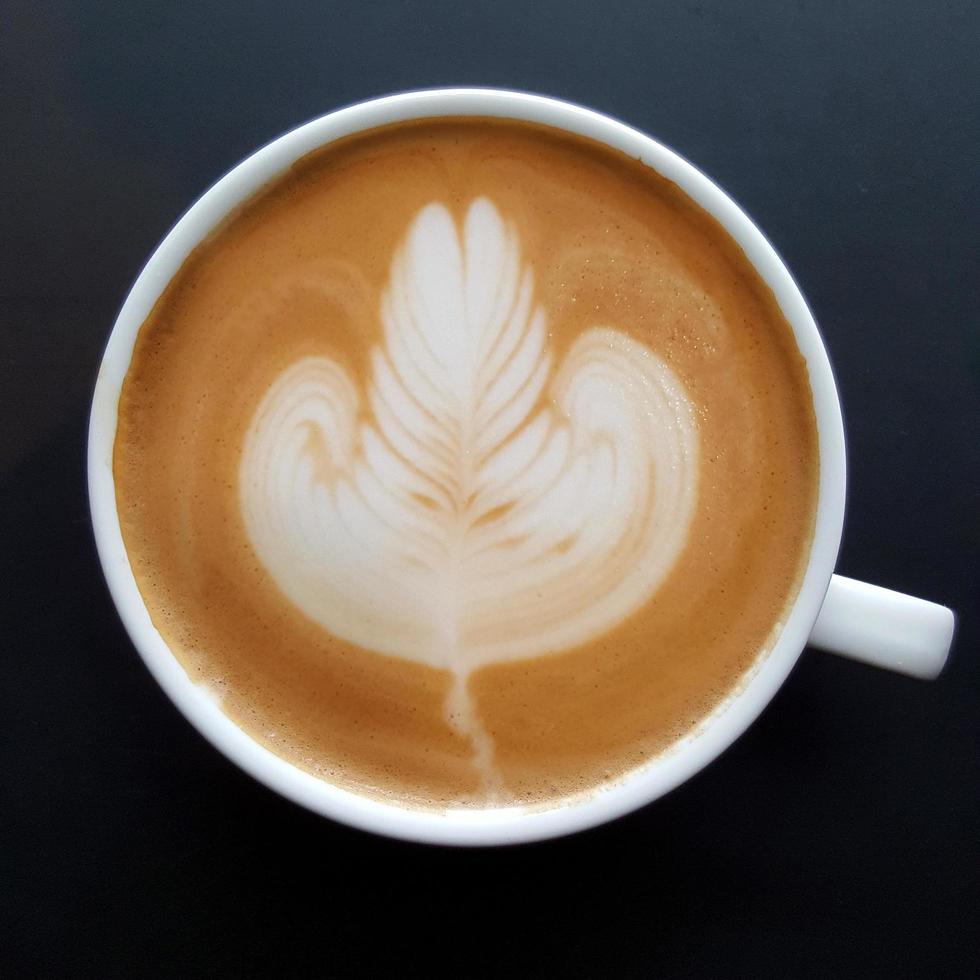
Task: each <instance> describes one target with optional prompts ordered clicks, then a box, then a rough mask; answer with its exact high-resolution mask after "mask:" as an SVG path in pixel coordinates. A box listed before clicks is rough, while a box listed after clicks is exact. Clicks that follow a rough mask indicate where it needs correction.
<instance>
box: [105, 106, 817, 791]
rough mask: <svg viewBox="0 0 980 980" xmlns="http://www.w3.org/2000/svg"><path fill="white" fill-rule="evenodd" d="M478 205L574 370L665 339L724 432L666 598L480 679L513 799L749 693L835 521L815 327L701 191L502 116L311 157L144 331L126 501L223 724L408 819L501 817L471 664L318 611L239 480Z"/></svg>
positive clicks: (710, 449)
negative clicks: (249, 443) (819, 422)
mask: <svg viewBox="0 0 980 980" xmlns="http://www.w3.org/2000/svg"><path fill="white" fill-rule="evenodd" d="M478 197H487V198H489V199H490V200H492V201H493V202H494V204H495V205H496V207H497V208H498V209H499V211H500V213H501V214H502V215H504V216H505V218H506V220H507V221H508V222H509V223H510V225H511V226H512V227H513V228H514V229H516V231H517V233H518V235H519V237H520V242H521V250H522V261H523V262H525V263H527V264H528V265H529V266H530V268H531V269H533V273H534V296H535V303H537V304H540V305H541V307H542V308H543V309H544V311H545V312H546V315H547V330H548V341H549V344H550V345H551V349H552V350H553V351H554V353H555V355H556V358H557V359H558V360H560V359H561V358H562V356H563V354H564V352H565V351H566V350H568V348H569V346H570V345H571V344H572V343H573V342H574V341H575V339H576V338H577V337H579V336H580V335H581V334H582V332H583V331H585V330H587V329H588V328H590V327H595V326H603V327H609V328H614V329H616V330H618V331H621V332H623V333H625V334H627V335H628V336H630V337H632V338H634V339H635V340H638V341H640V342H641V343H643V344H644V345H646V346H647V347H648V348H650V350H652V351H653V352H655V353H656V354H657V355H659V357H660V358H662V359H663V361H664V362H665V363H666V364H667V365H668V366H669V367H670V369H671V370H672V371H673V372H674V373H675V374H676V376H677V378H679V380H680V381H681V382H682V383H683V386H684V388H685V389H686V391H687V395H688V398H689V399H690V402H691V403H692V405H693V406H694V410H695V415H696V419H697V432H698V439H699V444H700V454H699V467H700V472H699V486H698V494H697V504H696V509H695V512H694V517H693V519H692V521H691V525H690V528H689V532H688V536H687V541H686V544H685V545H684V547H683V548H682V550H681V552H680V554H679V557H678V558H677V560H676V562H675V564H674V565H673V568H672V569H671V571H670V573H669V575H668V576H667V578H666V580H665V581H664V582H663V584H662V585H661V586H660V587H659V588H658V589H657V590H656V591H655V592H654V594H653V595H652V597H651V598H649V600H647V601H646V603H645V604H643V605H642V606H641V607H640V608H639V609H638V611H636V612H634V613H633V614H631V615H630V616H628V617H627V618H626V619H625V620H623V621H622V622H620V623H619V625H618V626H615V627H614V628H612V629H611V630H609V631H608V632H606V633H605V634H604V635H602V636H601V637H600V638H599V639H597V640H596V639H593V640H591V641H589V642H586V643H583V644H581V645H579V646H577V647H574V648H572V649H569V650H564V651H560V652H556V653H554V654H551V655H548V656H543V657H537V658H534V659H528V660H521V661H516V662H511V663H501V664H495V665H492V666H487V667H483V668H482V669H480V670H478V671H476V672H475V673H474V674H473V675H472V676H471V677H470V679H469V691H470V696H471V699H472V701H473V704H474V706H475V708H476V711H477V712H478V714H479V718H480V722H481V724H482V726H483V729H484V730H485V731H486V733H487V735H488V736H489V737H490V739H491V741H492V745H493V760H494V765H495V767H496V770H497V772H498V773H499V774H500V778H501V780H502V782H503V785H504V787H505V791H506V794H507V799H508V800H510V801H512V802H515V803H531V804H536V805H539V804H552V803H558V802H560V801H561V800H563V799H566V798H568V797H569V796H572V795H574V794H577V793H580V792H587V791H590V790H592V789H595V788H597V787H598V786H600V785H601V784H603V783H604V782H607V781H609V780H613V779H616V778H618V777H620V776H622V775H623V774H625V773H626V772H628V771H630V770H631V769H633V768H635V767H636V766H638V765H640V764H642V763H643V762H644V761H646V760H648V759H650V758H651V757H652V756H654V755H655V754H657V753H658V752H661V751H662V750H664V749H665V748H667V747H668V746H669V745H670V744H671V743H673V742H674V741H676V740H677V739H678V738H679V737H681V736H683V735H684V734H685V733H687V732H689V731H690V730H691V729H692V728H693V727H695V726H696V725H697V724H698V722H699V721H700V720H702V719H703V718H704V717H705V716H706V715H707V714H708V713H710V712H711V711H712V709H713V708H715V707H716V706H717V705H718V703H719V702H720V701H721V700H723V699H724V698H725V697H726V695H728V694H730V693H731V692H732V691H733V689H735V688H736V687H737V685H738V684H739V682H740V679H741V678H743V676H744V675H745V674H746V671H748V670H749V669H750V668H751V667H752V665H753V663H754V662H755V661H756V660H757V658H758V657H759V655H760V653H762V652H763V651H765V650H766V649H767V648H768V646H769V645H771V643H772V641H773V638H774V636H775V635H777V634H778V628H779V624H780V622H781V620H782V618H783V616H784V613H785V611H786V609H787V608H788V606H789V604H791V603H792V601H793V600H794V598H795V596H796V592H797V589H798V587H799V582H800V579H801V575H802V571H803V567H804V565H805V561H806V557H807V555H808V553H809V547H810V540H811V535H812V529H813V521H814V512H815V506H816V492H817V491H816V488H817V474H818V459H817V439H816V425H815V419H814V414H813V408H812V404H811V399H810V392H809V385H808V380H807V373H806V367H805V364H804V362H803V359H802V357H801V355H800V354H799V352H798V350H797V348H796V345H795V342H794V338H793V335H792V331H791V329H790V327H789V326H788V324H787V323H786V322H785V320H784V318H783V316H782V315H781V313H780V311H779V309H778V306H777V304H776V302H775V300H774V298H773V296H772V294H771V292H770V290H769V289H768V288H767V287H766V286H765V284H764V283H763V282H762V280H761V279H760V277H759V276H758V274H757V273H756V272H755V270H754V269H753V267H752V266H751V264H750V263H749V262H748V260H747V259H746V258H745V256H744V255H743V254H742V252H741V251H740V249H739V248H738V246H737V245H736V244H735V243H734V242H733V241H732V240H731V238H730V237H729V236H728V235H727V233H726V232H725V231H724V230H723V229H722V228H721V227H720V225H719V224H718V223H717V222H716V221H715V220H714V219H713V218H711V217H710V216H709V215H707V214H706V213H705V212H704V211H702V210H701V209H700V208H698V207H697V206H696V205H695V204H694V203H693V202H692V201H691V200H690V199H689V198H687V197H686V196H685V195H684V194H683V193H682V192H681V191H680V190H679V189H678V188H677V187H676V186H674V185H673V184H671V183H670V182H668V181H666V180H665V179H663V178H661V177H660V176H658V175H657V174H655V173H654V172H652V171H651V170H649V169H648V168H646V167H644V166H642V165H641V164H639V163H637V162H636V161H634V160H631V159H628V158H627V157H625V156H623V155H622V154H619V153H617V152H615V151H612V150H610V149H609V148H607V147H603V146H601V145H599V144H596V143H593V142H590V141H587V140H584V139H580V138H578V137H573V136H570V135H568V134H564V133H561V132H558V131H555V130H551V129H547V128H544V127H539V126H533V125H529V124H524V123H514V122H505V121H497V120H488V119H468V118H467V119H447V120H436V121H421V122H416V123H410V124H400V125H397V126H391V127H385V128H382V129H379V130H374V131H372V132H368V133H364V134H361V135H358V136H355V137H351V138H348V139H345V140H342V141H340V142H338V143H335V144H332V145H330V146H327V147H325V148H322V149H320V150H317V151H316V152H314V153H312V154H310V155H309V156H307V157H305V158H303V159H302V160H300V161H299V162H298V163H297V164H295V165H294V166H293V167H291V168H290V170H289V171H288V172H287V173H285V174H283V175H282V176H281V178H279V179H278V180H276V181H275V182H273V183H272V184H271V185H269V186H268V187H267V188H266V189H265V190H263V191H262V192H261V193H260V194H258V195H257V196H256V197H254V198H253V199H252V200H250V201H249V202H248V203H247V204H246V205H245V206H243V207H242V208H241V209H239V210H238V211H237V212H236V213H235V214H234V215H233V216H232V217H231V218H230V219H228V220H227V221H226V222H225V223H224V224H223V225H222V227H221V228H220V229H218V230H217V231H216V232H215V233H214V234H213V235H211V237H210V238H209V239H208V240H207V241H205V242H204V243H203V244H202V245H200V246H199V247H198V248H197V249H196V250H195V251H194V252H193V253H192V255H191V256H190V257H189V258H188V260H187V261H186V262H185V263H184V265H183V266H182V268H181V269H180V271H179V272H178V273H177V275H176V276H175V277H174V279H173V281H172V282H171V283H170V285H169V286H168V287H167V289H166V290H165V291H164V293H163V295H162V296H161V297H160V299H159V301H158V302H157V304H156V306H155V307H154V309H153V311H152V313H151V315H150V316H149V318H148V319H147V321H146V322H145V323H144V325H143V326H142V328H141V330H140V333H139V337H138V339H137V343H136V347H135V351H134V354H133V359H132V363H131V365H130V368H129V372H128V374H127V376H126V380H125V384H124V387H123V391H122V395H121V398H120V402H119V423H118V430H117V435H116V442H115V452H114V474H115V483H116V496H117V506H118V510H119V516H120V522H121V526H122V532H123V538H124V540H125V544H126V548H127V551H128V553H129V558H130V562H131V564H132V568H133V572H134V574H135V577H136V581H137V584H138V586H139V588H140V591H141V593H142V595H143V598H144V600H145V602H146V605H147V607H148V609H149V612H150V616H151V618H152V620H153V622H154V624H155V626H156V627H157V629H158V630H159V631H160V633H161V635H162V636H163V638H164V640H165V641H166V642H167V644H168V645H169V646H170V648H171V649H172V650H173V652H174V654H175V655H176V656H177V657H178V659H179V660H180V662H181V663H182V664H183V666H184V668H185V669H186V670H187V672H188V674H189V675H190V676H191V677H192V678H194V679H195V680H198V681H200V682H201V683H202V684H205V685H208V686H209V687H210V688H212V689H213V690H214V691H216V692H218V693H219V694H220V696H221V698H222V706H223V709H224V711H225V712H226V713H227V714H228V715H229V716H230V717H231V718H232V719H233V720H234V721H235V722H236V723H238V724H239V725H240V726H241V727H242V728H243V729H245V731H247V732H248V733H249V734H250V735H251V736H252V737H253V738H255V739H256V740H257V741H259V742H260V743H262V744H263V745H265V746H266V747H268V748H270V749H271V750H272V751H274V752H276V753H277V754H279V755H281V756H282V757H284V758H286V759H288V760H289V761H291V762H293V763H295V764H296V765H298V766H300V767H302V768H304V769H306V770H308V771H310V772H312V773H314V774H316V775H317V776H320V777H322V778H324V779H326V780H328V781H330V782H332V783H335V784H337V785H339V786H342V787H345V788H349V789H352V790H354V791H356V792H359V793H363V794H368V795H371V796H375V797H379V798H383V799H388V800H393V801H396V802H398V803H400V804H403V805H410V806H423V807H424V806H432V807H443V806H446V805H452V804H460V805H480V804H481V803H483V802H484V795H483V791H482V789H481V782H480V779H479V776H478V773H477V772H476V770H475V768H474V765H473V762H472V758H471V756H472V748H471V745H470V744H469V742H468V741H467V740H466V739H465V738H463V737H462V736H461V735H460V734H458V733H457V732H456V731H454V730H453V728H451V727H450V725H449V724H447V721H446V717H445V710H444V702H445V700H446V694H447V691H448V689H449V686H450V683H451V677H450V675H449V673H448V672H446V671H442V670H439V669H436V668H433V667H428V666H424V665H421V664H417V663H414V662H411V661H407V660H402V659H398V658H394V657H387V656H382V655H379V654H377V653H374V652H372V651H369V650H365V649H362V648H359V647H357V646H354V645H353V644H351V643H347V642H344V641H342V640H340V639H338V638H337V637H335V636H332V635H330V633H329V632H327V631H326V630H325V629H324V628H323V627H321V626H320V625H317V624H316V623H314V622H312V621H311V620H309V619H307V618H306V616H304V615H303V613H302V612H300V610H299V609H298V608H297V607H295V606H294V605H293V604H292V603H291V602H290V601H289V600H288V599H287V598H286V597H285V595H284V594H283V593H282V592H281V591H280V589H279V588H278V587H277V585H276V583H275V582H274V581H273V580H272V578H271V577H270V575H269V574H268V572H267V571H266V569H265V568H264V567H263V565H262V563H261V562H260V560H259V559H258V557H257V555H256V553H255V551H254V549H253V547H252V545H251V544H250V541H249V538H248V535H247V533H246V529H245V527H244V524H243V518H242V514H241V511H240V503H239V495H238V473H239V465H240V461H241V458H242V449H243V443H244V440H245V436H246V433H247V431H248V429H249V425H250V423H251V420H252V418H253V416H254V414H255V412H256V408H257V406H258V405H259V403H260V401H261V399H262V398H263V396H264V395H265V393H266V392H267V391H268V390H269V387H270V385H271V384H272V383H273V382H274V381H275V379H276V378H277V377H278V376H279V375H280V374H281V372H283V371H284V370H285V369H286V368H288V367H289V366H290V365H291V364H293V363H295V362H296V361H297V359H298V358H301V357H304V356H307V355H322V356H327V357H330V358H331V359H332V360H334V361H335V362H337V363H339V364H342V365H343V366H344V367H345V369H346V370H347V372H348V376H349V377H350V378H351V379H353V380H354V381H355V383H357V384H361V385H362V386H364V385H366V383H367V381H366V379H367V373H368V371H369V355H370V351H371V349H372V348H373V347H374V346H375V345H377V344H378V343H379V342H380V339H381V320H380V314H379V304H380V297H381V295H382V293H383V291H384V289H385V287H386V284H387V282H388V279H389V274H390V268H391V261H392V256H393V255H394V254H395V252H396V250H397V248H398V246H399V243H400V242H401V241H402V240H403V238H404V236H405V234H406V230H407V229H408V227H409V226H410V224H411V222H412V219H413V217H414V216H415V215H416V214H417V213H418V212H419V211H420V209H421V208H423V207H424V206H425V205H427V204H430V203H431V202H438V203H441V204H443V205H444V206H445V207H447V208H448V209H449V211H450V212H451V213H452V214H453V215H454V216H455V218H456V220H457V221H458V222H459V221H462V219H463V216H464V214H465V210H466V208H467V206H468V204H469V203H470V202H471V201H472V200H473V199H475V198H478ZM377 598H378V601H379V602H384V598H385V597H384V596H383V595H381V596H378V597H377ZM528 601H529V602H533V596H529V597H528Z"/></svg>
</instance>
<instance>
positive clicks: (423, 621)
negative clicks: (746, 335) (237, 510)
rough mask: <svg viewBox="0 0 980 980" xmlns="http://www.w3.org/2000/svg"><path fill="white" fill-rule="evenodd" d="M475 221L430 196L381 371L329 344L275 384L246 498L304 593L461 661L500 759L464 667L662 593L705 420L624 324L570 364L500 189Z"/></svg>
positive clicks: (276, 572)
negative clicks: (360, 378) (363, 369)
mask: <svg viewBox="0 0 980 980" xmlns="http://www.w3.org/2000/svg"><path fill="white" fill-rule="evenodd" d="M461 232H462V233H461V234H460V232H459V231H458V230H457V227H456V225H455V223H454V221H453V219H452V217H451V215H450V214H449V212H448V211H447V210H446V208H444V207H443V206H441V205H438V204H430V205H428V206H427V207H425V208H423V209H422V210H421V211H420V212H419V214H418V215H417V216H416V218H415V220H414V222H413V223H412V226H411V228H410V229H409V232H408V235H407V237H406V240H405V242H404V244H403V245H402V247H401V248H400V250H399V251H398V253H397V254H396V256H395V257H394V260H393V263H392V267H391V275H390V281H389V285H388V289H387V291H386V293H385V295H384V296H383V298H382V302H381V320H382V327H383V339H382V343H381V344H380V345H379V346H377V347H376V348H375V349H374V350H373V352H372V354H371V364H370V368H371V370H370V378H371V380H370V383H369V385H368V386H367V390H366V391H361V390H359V389H358V387H357V386H356V385H355V384H354V383H353V382H352V380H351V378H350V377H349V376H348V374H347V372H346V371H345V370H344V369H343V368H342V367H341V366H340V365H338V364H337V363H335V362H333V361H332V360H330V359H328V358H324V357H305V358H303V359H301V360H298V361H297V362H295V363H294V364H293V365H292V366H290V367H289V368H287V369H286V370H285V371H284V372H283V373H282V374H281V375H280V376H279V377H278V379H277V380H276V381H275V382H274V383H273V384H272V386H271V387H270V388H269V390H268V392H267V393H266V394H265V396H264V397H263V399H262V401H261V403H260V405H259V407H258V409H257V410H256V413H255V416H254V418H253V420H252V423H251V427H250V429H249V432H248V435H247V437H246V441H245V445H244V451H243V455H242V461H241V466H240V472H239V498H240V504H241V511H242V515H243V518H244V523H245V527H246V530H247V533H248V535H249V538H250V540H251V543H252V545H253V547H254V548H255V551H256V553H257V554H258V556H259V558H260V560H261V562H262V563H263V565H264V566H265V568H266V570H267V571H268V572H269V574H270V575H271V576H272V578H273V579H274V580H275V582H276V583H277V584H278V586H279V588H280V589H281V590H282V592H283V593H284V594H285V595H286V596H287V597H288V598H289V600H291V601H292V602H293V603H294V604H295V605H296V606H298V607H299V609H301V610H302V611H303V613H305V615H307V616H308V617H309V618H311V619H312V620H314V621H316V622H318V623H319V624H321V625H322V626H323V627H325V628H326V629H327V630H328V631H329V632H331V633H332V634H334V635H336V636H338V637H340V638H342V639H344V640H347V641H350V642H353V643H356V644H358V645H360V646H363V647H366V648H368V649H370V650H373V651H376V652H378V653H383V654H387V655H391V656H395V657H402V658H406V659H410V660H414V661H418V662H422V663H426V664H430V665H432V666H435V667H440V668H445V669H447V670H450V671H451V672H452V673H453V674H454V676H455V678H456V683H455V686H454V688H453V693H452V695H451V697H450V704H449V715H450V720H451V721H452V722H453V723H454V724H455V725H457V727H458V728H459V729H460V730H461V731H463V732H464V733H465V734H467V735H468V736H469V737H470V738H471V739H472V740H473V744H474V748H475V752H476V755H477V761H478V763H480V765H481V768H482V769H483V770H484V772H485V773H486V772H489V759H490V755H491V748H492V747H491V746H490V744H489V740H488V738H487V736H486V734H485V733H484V732H483V731H482V729H481V728H480V726H479V723H478V721H477V720H476V719H475V718H474V717H473V713H472V711H471V710H470V707H469V704H468V700H467V697H466V687H465V682H466V677H467V676H468V675H469V673H470V672H471V671H472V670H474V669H475V668H478V667H480V666H483V665H485V664H490V663H495V662H500V661H506V660H514V659H520V658H525V657H533V656H538V655H542V654H547V653H551V652H557V651H560V650H563V649H567V648H569V647H571V646H574V645H576V644H579V643H583V642H585V641H587V640H589V639H591V638H594V637H596V636H598V635H600V634H602V633H603V632H605V631H607V630H608V629H610V628H611V627H612V626H614V625H615V624H616V623H618V622H620V621H621V620H622V619H624V618H625V617H626V616H628V615H629V614H630V613H631V612H633V611H634V610H636V609H637V608H638V607H639V606H640V605H641V604H642V603H644V602H645V601H646V600H647V599H648V598H649V597H650V596H651V594H652V593H653V592H654V590H655V589H656V588H657V586H658V584H659V583H660V582H661V581H662V580H663V579H664V577H665V576H666V575H667V573H668V572H669V570H670V568H671V566H672V564H673V563H674V561H675V559H676V557H677V555H678V554H679V552H680V550H681V548H682V547H683V545H684V542H685V538H686V533H687V528H688V525H689V522H690V519H691V516H692V514H693V511H694V508H695V503H696V498H697V473H698V466H697V461H698V436H697V428H696V423H695V420H694V413H693V411H692V409H691V406H690V403H689V401H688V398H687V396H686V393H685V391H684V388H683V386H682V384H681V383H680V381H679V380H678V378H677V377H676V376H675V375H674V374H673V372H672V371H671V370H670V369H669V368H668V367H667V365H666V364H664V363H663V361H661V359H660V358H658V357H657V356H656V355H655V354H654V353H653V352H652V351H650V350H649V349H648V348H647V347H645V346H644V345H642V344H640V343H638V342H636V341H635V340H632V339H630V338H629V337H627V336H626V335H625V334H623V333H620V332H618V331H615V330H611V329H604V328H593V329H589V330H587V331H585V332H584V333H582V334H581V335H580V336H579V337H578V339H577V340H576V341H575V343H574V344H573V345H572V347H571V349H570V350H569V351H568V353H567V354H566V356H565V358H564V361H563V362H562V364H561V365H560V367H557V369H556V366H555V365H554V363H553V359H552V356H551V353H550V352H549V349H548V343H547V334H546V319H545V313H544V311H543V309H542V308H541V307H540V306H537V305H535V303H534V296H533V292H534V290H533V277H532V274H531V271H530V269H529V268H527V267H526V266H522V264H521V259H520V249H519V242H518V240H517V236H516V234H515V232H514V230H513V229H511V228H509V227H507V226H506V225H505V223H504V221H503V220H502V218H501V216H500V215H499V213H498V212H497V210H496V208H495V207H494V206H493V205H492V204H491V203H490V202H489V201H488V200H486V199H484V198H481V199H477V200H476V201H474V202H473V203H472V204H471V205H470V207H469V210H468V212H467V215H466V218H465V221H464V223H463V227H462V229H461ZM325 329H329V326H326V327H325Z"/></svg>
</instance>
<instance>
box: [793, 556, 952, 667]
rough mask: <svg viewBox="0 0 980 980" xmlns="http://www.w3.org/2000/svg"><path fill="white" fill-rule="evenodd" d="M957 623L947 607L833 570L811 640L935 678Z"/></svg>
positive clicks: (864, 659)
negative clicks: (836, 572)
mask: <svg viewBox="0 0 980 980" xmlns="http://www.w3.org/2000/svg"><path fill="white" fill-rule="evenodd" d="M954 625H955V617H954V616H953V611H952V610H951V609H947V608H946V607H945V606H940V605H938V604H937V603H935V602H927V601H926V600H925V599H916V598H914V597H913V596H910V595H904V594H903V593H901V592H892V591H891V590H890V589H882V588H880V587H879V586H877V585H868V583H867V582H857V581H855V580H854V579H852V578H845V577H844V576H843V575H833V576H831V579H830V588H829V589H827V595H826V598H825V599H824V601H823V607H822V608H821V610H820V615H819V616H817V621H816V623H815V624H814V626H813V632H812V633H811V634H810V639H809V643H808V645H809V646H811V647H815V648H816V649H817V650H826V651H828V652H829V653H838V654H840V655H841V656H844V657H851V658H852V659H853V660H860V661H862V662H864V663H866V664H874V666H876V667H885V668H887V669H888V670H895V671H898V672H899V673H901V674H908V675H909V676H910V677H918V678H920V679H921V680H933V679H934V678H936V677H938V676H939V673H940V671H941V670H942V669H943V667H944V666H945V664H946V659H947V657H948V656H949V648H950V645H951V644H952V642H953V629H954Z"/></svg>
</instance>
